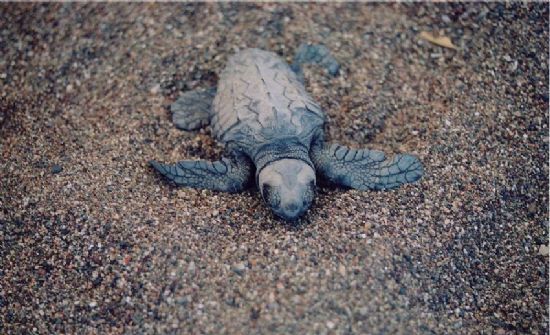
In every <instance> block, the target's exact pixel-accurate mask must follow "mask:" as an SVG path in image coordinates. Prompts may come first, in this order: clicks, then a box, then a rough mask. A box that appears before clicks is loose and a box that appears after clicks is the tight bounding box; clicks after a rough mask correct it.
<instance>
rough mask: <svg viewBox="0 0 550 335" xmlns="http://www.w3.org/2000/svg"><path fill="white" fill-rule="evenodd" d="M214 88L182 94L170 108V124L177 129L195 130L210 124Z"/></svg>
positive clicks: (214, 94) (214, 93)
mask: <svg viewBox="0 0 550 335" xmlns="http://www.w3.org/2000/svg"><path fill="white" fill-rule="evenodd" d="M215 96H216V88H209V89H202V90H195V91H189V92H185V93H184V94H182V95H181V96H180V97H179V98H178V100H176V101H175V102H174V103H173V104H172V105H171V106H170V110H171V111H172V122H174V124H175V125H176V127H178V128H179V129H183V130H195V129H199V128H201V127H204V126H206V125H207V124H208V123H210V116H211V115H212V113H211V107H212V101H213V100H214V97H215Z"/></svg>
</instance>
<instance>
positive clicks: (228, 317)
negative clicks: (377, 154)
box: [0, 3, 549, 334]
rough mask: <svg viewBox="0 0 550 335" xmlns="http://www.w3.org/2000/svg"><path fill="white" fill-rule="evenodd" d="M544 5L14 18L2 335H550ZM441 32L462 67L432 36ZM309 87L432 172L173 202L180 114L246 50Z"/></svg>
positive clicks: (182, 135) (206, 152)
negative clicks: (271, 200)
mask: <svg viewBox="0 0 550 335" xmlns="http://www.w3.org/2000/svg"><path fill="white" fill-rule="evenodd" d="M548 14H549V11H548V4H530V5H505V4H496V3H494V4H490V5H467V6H461V5H408V6H405V5H391V4H390V5H363V4H342V5H334V4H331V5H307V6H306V5H289V6H286V5H255V4H243V5H238V4H202V5H185V4H177V5H168V4H167V5H155V4H142V5H127V4H112V5H105V4H103V5H102V4H98V5H74V4H52V5H44V4H37V5H30V4H29V5H23V4H20V5H19V4H6V3H4V4H0V85H1V92H0V94H1V96H0V151H1V160H0V333H2V334H35V333H36V334H54V333H55V334H58V333H73V334H94V333H96V334H123V333H126V334H143V333H144V334H185V333H193V334H202V333H204V334H226V333H227V334H245V333H254V334H274V333H278V334H283V333H284V334H546V333H547V332H548V321H549V320H548V307H549V306H548V284H549V280H548V275H549V273H548V249H547V248H546V246H547V245H548V206H547V204H548V200H549V199H548V173H549V170H548V142H549V140H548V99H549V97H548V52H549V50H548V40H549V32H548V23H549V21H548ZM421 31H431V32H441V33H442V34H443V35H445V36H448V37H450V38H451V40H452V41H453V43H454V44H455V45H456V46H457V50H452V49H445V48H442V47H439V46H436V45H432V44H430V43H428V42H426V41H422V40H420V39H419V38H418V34H419V33H420V32H421ZM302 42H310V43H324V44H325V45H326V46H327V47H328V48H329V49H330V50H332V51H333V54H334V56H335V57H336V58H337V59H338V60H339V61H340V62H341V64H342V74H341V76H340V77H337V78H331V77H329V76H328V75H327V74H326V73H325V72H324V71H322V70H320V69H318V68H316V67H308V68H307V69H306V84H307V89H308V90H309V91H310V92H311V94H312V95H313V96H314V97H315V98H316V100H317V101H318V102H319V103H320V104H321V106H322V107H323V108H324V110H325V111H326V112H327V114H328V116H329V122H328V125H327V133H328V134H329V136H330V138H331V139H332V140H336V141H339V142H341V143H344V144H347V145H351V146H355V147H366V146H368V147H370V148H376V149H380V150H384V151H386V152H387V153H389V154H391V153H397V152H411V153H415V154H417V155H419V157H420V158H421V159H422V161H423V163H424V164H425V167H426V175H425V177H424V178H423V179H422V181H421V182H420V183H418V184H414V185H407V186H405V187H402V188H400V189H398V190H395V191H389V192H360V191H353V190H345V189H335V188H333V187H331V186H329V185H325V186H323V187H321V189H320V190H319V193H318V195H317V200H316V203H315V204H314V206H313V207H312V208H311V210H310V211H309V212H308V214H307V215H306V216H305V217H304V218H303V220H301V221H300V222H299V224H298V225H296V226H290V225H286V224H284V223H283V222H281V221H279V220H277V219H276V218H274V217H273V216H272V214H271V213H270V211H269V210H268V209H267V207H266V206H264V204H263V203H262V202H261V200H260V197H259V195H258V193H257V191H256V190H254V189H251V190H249V191H247V192H244V193H242V194H236V195H231V194H224V193H218V192H211V191H197V190H192V189H184V188H176V187H174V186H172V185H170V184H168V183H166V182H165V181H164V180H163V179H162V178H160V177H159V176H158V175H157V174H156V173H154V172H153V171H152V170H151V169H150V167H149V166H148V165H147V161H148V160H150V159H157V160H161V161H170V162H175V161H178V160H181V159H184V158H199V157H201V158H216V157H219V155H220V154H221V151H222V148H221V147H220V146H219V145H218V144H216V143H215V142H214V141H213V140H212V139H211V137H210V136H209V134H210V130H209V129H208V128H207V129H205V130H201V131H199V132H182V131H179V130H177V129H175V128H174V127H173V126H172V124H171V122H170V115H169V112H168V109H167V106H169V104H170V103H171V102H173V101H174V99H175V98H176V97H177V96H178V95H179V94H180V93H181V92H183V91H186V90H190V89H194V88H197V87H209V86H211V85H215V83H216V81H217V73H219V72H220V70H221V69H222V68H223V66H224V64H225V61H226V59H227V57H228V56H229V55H231V54H232V53H234V52H235V51H236V50H238V49H241V48H245V47H260V48H264V49H268V50H272V51H275V52H277V53H279V54H281V55H283V56H284V57H286V58H287V59H288V60H290V59H291V58H292V56H293V53H294V50H295V49H296V48H297V47H298V45H299V44H300V43H302Z"/></svg>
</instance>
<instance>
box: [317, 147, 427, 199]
mask: <svg viewBox="0 0 550 335" xmlns="http://www.w3.org/2000/svg"><path fill="white" fill-rule="evenodd" d="M311 158H312V161H313V164H315V167H316V168H317V171H319V172H320V173H321V174H322V175H323V176H324V177H326V178H327V179H328V180H329V181H331V182H334V183H336V184H338V185H342V186H347V187H351V188H355V189H358V190H367V189H372V190H381V189H391V188H396V187H398V186H400V185H402V184H405V183H413V182H415V181H417V180H419V179H420V178H421V177H422V174H423V173H424V170H423V168H422V163H420V161H419V160H418V158H417V157H415V156H413V155H409V154H399V155H395V156H394V157H393V158H391V159H387V158H386V156H385V155H384V153H383V152H381V151H376V150H368V149H350V148H347V147H345V146H342V145H338V144H333V145H316V146H314V147H313V148H312V150H311Z"/></svg>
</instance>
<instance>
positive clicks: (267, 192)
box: [262, 184, 271, 201]
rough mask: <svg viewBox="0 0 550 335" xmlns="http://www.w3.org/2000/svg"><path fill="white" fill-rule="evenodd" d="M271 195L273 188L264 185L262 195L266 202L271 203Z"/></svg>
mask: <svg viewBox="0 0 550 335" xmlns="http://www.w3.org/2000/svg"><path fill="white" fill-rule="evenodd" d="M270 193H271V186H269V185H268V184H263V185H262V195H263V197H264V200H265V201H269V196H270Z"/></svg>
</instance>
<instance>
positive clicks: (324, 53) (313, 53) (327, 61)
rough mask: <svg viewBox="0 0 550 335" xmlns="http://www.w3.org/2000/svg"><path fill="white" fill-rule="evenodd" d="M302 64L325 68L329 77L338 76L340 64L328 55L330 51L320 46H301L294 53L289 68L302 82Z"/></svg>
mask: <svg viewBox="0 0 550 335" xmlns="http://www.w3.org/2000/svg"><path fill="white" fill-rule="evenodd" d="M303 64H317V65H320V66H322V67H323V68H325V69H326V70H327V71H328V73H329V74H330V75H331V76H336V75H338V72H339V70H340V64H339V63H338V61H337V60H336V59H335V58H334V57H333V56H332V55H331V54H330V50H329V49H328V48H327V47H326V46H324V45H322V44H302V45H300V47H299V48H298V50H297V51H296V54H295V55H294V59H293V60H292V65H290V68H291V69H292V71H294V72H295V73H296V75H297V77H298V79H299V80H300V81H301V82H302V83H303V82H304V73H303V71H302V65H303Z"/></svg>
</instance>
